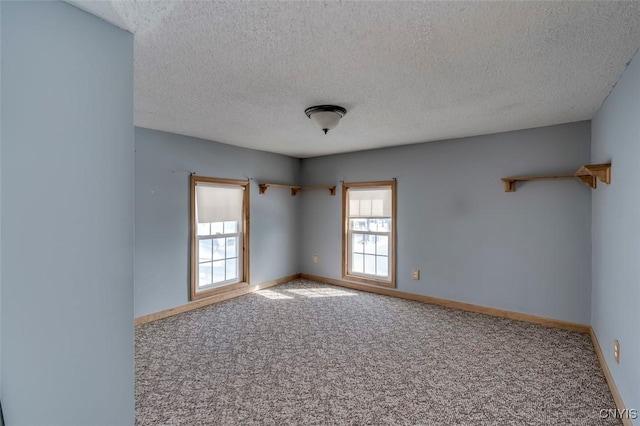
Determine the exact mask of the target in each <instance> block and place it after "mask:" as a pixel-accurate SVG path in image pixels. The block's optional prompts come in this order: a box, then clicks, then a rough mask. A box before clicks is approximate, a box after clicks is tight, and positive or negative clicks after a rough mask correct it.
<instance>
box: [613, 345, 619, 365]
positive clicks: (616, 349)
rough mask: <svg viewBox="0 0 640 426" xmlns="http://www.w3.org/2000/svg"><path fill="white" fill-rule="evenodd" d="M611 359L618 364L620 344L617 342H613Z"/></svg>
mask: <svg viewBox="0 0 640 426" xmlns="http://www.w3.org/2000/svg"><path fill="white" fill-rule="evenodd" d="M613 358H614V359H615V360H616V362H617V363H618V364H620V342H618V341H617V340H614V341H613Z"/></svg>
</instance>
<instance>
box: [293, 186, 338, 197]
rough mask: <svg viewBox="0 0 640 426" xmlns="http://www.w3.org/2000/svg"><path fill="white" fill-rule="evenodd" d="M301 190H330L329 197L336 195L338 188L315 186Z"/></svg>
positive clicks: (304, 187)
mask: <svg viewBox="0 0 640 426" xmlns="http://www.w3.org/2000/svg"><path fill="white" fill-rule="evenodd" d="M301 189H303V190H307V189H328V190H329V195H331V196H333V195H336V186H335V185H313V186H303V187H302V188H301Z"/></svg>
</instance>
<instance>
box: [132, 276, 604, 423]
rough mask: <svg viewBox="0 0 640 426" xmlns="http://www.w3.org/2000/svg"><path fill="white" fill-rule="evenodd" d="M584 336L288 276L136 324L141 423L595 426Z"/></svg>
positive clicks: (596, 407) (597, 405) (599, 393)
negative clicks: (283, 280)
mask: <svg viewBox="0 0 640 426" xmlns="http://www.w3.org/2000/svg"><path fill="white" fill-rule="evenodd" d="M614 407H615V405H614V402H613V398H612V396H611V393H610V392H609V389H608V387H607V384H606V382H605V378H604V375H603V373H602V370H601V369H600V365H599V364H598V360H597V358H596V355H595V353H594V350H593V346H592V345H591V341H590V339H589V337H588V336H586V335H583V334H579V333H573V332H568V331H562V330H556V329H552V328H546V327H542V326H537V325H533V324H528V323H524V322H519V321H513V320H509V319H502V318H495V317H491V316H486V315H480V314H474V313H469V312H463V311H458V310H453V309H448V308H443V307H438V306H433V305H427V304H422V303H419V302H412V301H407V300H401V299H396V298H391V297H385V296H379V295H374V294H369V293H363V292H359V291H355V290H349V289H344V288H341V287H334V286H330V285H325V284H319V283H315V282H312V281H306V280H296V281H293V282H291V283H287V284H283V285H280V286H276V287H272V288H270V289H268V290H263V291H261V292H257V293H252V294H249V295H246V296H241V297H239V298H236V299H232V300H228V301H225V302H222V303H218V304H215V305H212V306H208V307H206V308H202V309H198V310H195V311H191V312H188V313H185V314H181V315H178V316H174V317H170V318H167V319H164V320H159V321H155V322H152V323H149V324H145V325H142V326H138V327H137V328H136V424H138V425H227V424H228V425H232V424H242V425H248V424H249V425H250V424H266V425H281V424H304V425H314V424H315V425H331V424H340V425H342V424H349V425H365V424H371V425H378V424H380V425H382V424H393V425H397V424H398V425H418V424H419V425H447V424H458V425H498V424H499V425H524V424H530V425H540V424H558V425H568V424H572V425H595V424H602V423H605V424H616V423H617V422H616V421H614V420H607V421H605V420H601V419H600V416H599V413H600V409H604V408H614Z"/></svg>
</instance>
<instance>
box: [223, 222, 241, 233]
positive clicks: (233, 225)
mask: <svg viewBox="0 0 640 426" xmlns="http://www.w3.org/2000/svg"><path fill="white" fill-rule="evenodd" d="M236 232H238V222H236V221H233V222H225V223H224V233H225V234H235V233H236Z"/></svg>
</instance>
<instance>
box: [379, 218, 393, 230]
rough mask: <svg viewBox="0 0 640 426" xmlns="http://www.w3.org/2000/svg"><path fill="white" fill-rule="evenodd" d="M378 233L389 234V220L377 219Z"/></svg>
mask: <svg viewBox="0 0 640 426" xmlns="http://www.w3.org/2000/svg"><path fill="white" fill-rule="evenodd" d="M378 231H380V232H391V219H378Z"/></svg>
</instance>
